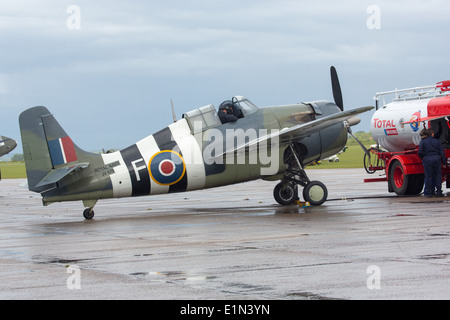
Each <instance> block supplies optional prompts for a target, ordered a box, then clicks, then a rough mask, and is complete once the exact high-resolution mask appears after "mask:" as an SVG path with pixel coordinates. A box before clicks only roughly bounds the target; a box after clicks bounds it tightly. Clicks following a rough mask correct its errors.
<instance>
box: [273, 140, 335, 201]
mask: <svg viewBox="0 0 450 320" xmlns="http://www.w3.org/2000/svg"><path fill="white" fill-rule="evenodd" d="M285 163H286V164H287V165H288V168H287V170H286V173H285V174H284V177H283V179H282V180H281V182H280V183H279V184H277V185H276V186H275V189H274V190H273V196H274V198H275V200H276V201H277V202H278V203H279V204H281V205H290V204H293V203H294V202H295V201H297V200H298V185H301V186H302V187H303V198H304V199H305V201H307V202H309V203H310V204H311V205H313V206H320V205H322V204H323V203H324V202H325V201H326V200H327V197H328V190H327V187H326V186H325V185H324V184H323V183H322V182H319V181H310V180H309V178H308V176H307V175H306V172H305V170H304V169H303V167H302V165H301V163H300V161H299V159H298V157H297V152H296V151H295V146H294V145H293V144H290V145H289V148H288V149H287V150H286V155H285Z"/></svg>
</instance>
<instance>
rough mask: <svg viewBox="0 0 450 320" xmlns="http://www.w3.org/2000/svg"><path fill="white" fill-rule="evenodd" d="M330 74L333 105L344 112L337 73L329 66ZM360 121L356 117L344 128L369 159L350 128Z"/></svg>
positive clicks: (364, 148)
mask: <svg viewBox="0 0 450 320" xmlns="http://www.w3.org/2000/svg"><path fill="white" fill-rule="evenodd" d="M330 74H331V87H332V89H333V97H334V103H335V104H336V105H337V106H338V107H339V109H341V111H344V100H343V99H342V90H341V85H340V83H339V77H338V75H337V71H336V68H335V67H334V66H331V68H330ZM360 121H361V119H359V118H358V117H354V118H351V119H349V120H348V121H346V122H345V126H346V127H347V132H348V133H349V134H350V135H351V136H352V137H353V138H354V139H355V140H356V142H357V143H358V144H359V146H360V147H361V148H362V149H363V151H364V152H365V153H366V154H367V156H368V157H369V159H370V152H369V150H367V148H366V147H365V146H364V145H363V144H362V143H361V141H359V140H358V139H357V138H356V137H355V135H354V134H353V132H352V129H351V126H354V125H357V124H358V123H359V122H360Z"/></svg>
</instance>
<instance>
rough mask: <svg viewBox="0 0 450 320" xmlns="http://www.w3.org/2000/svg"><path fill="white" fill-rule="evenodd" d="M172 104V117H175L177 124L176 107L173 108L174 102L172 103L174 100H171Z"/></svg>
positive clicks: (174, 120)
mask: <svg viewBox="0 0 450 320" xmlns="http://www.w3.org/2000/svg"><path fill="white" fill-rule="evenodd" d="M170 104H171V106H172V117H173V122H174V123H175V122H177V116H176V114H175V107H174V106H173V101H172V99H170Z"/></svg>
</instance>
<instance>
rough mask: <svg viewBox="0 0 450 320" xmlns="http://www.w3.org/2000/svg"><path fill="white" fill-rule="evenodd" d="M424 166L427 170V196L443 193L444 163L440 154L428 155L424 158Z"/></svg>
mask: <svg viewBox="0 0 450 320" xmlns="http://www.w3.org/2000/svg"><path fill="white" fill-rule="evenodd" d="M423 168H424V170H425V189H424V191H423V193H424V194H425V195H426V196H432V195H434V194H442V163H441V157H440V156H426V157H424V158H423Z"/></svg>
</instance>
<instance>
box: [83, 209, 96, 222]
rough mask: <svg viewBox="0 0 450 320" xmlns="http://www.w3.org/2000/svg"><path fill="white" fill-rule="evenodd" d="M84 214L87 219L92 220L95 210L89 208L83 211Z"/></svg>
mask: <svg viewBox="0 0 450 320" xmlns="http://www.w3.org/2000/svg"><path fill="white" fill-rule="evenodd" d="M83 216H84V218H85V219H86V220H91V219H92V218H94V210H92V208H87V209H85V210H84V211H83Z"/></svg>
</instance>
